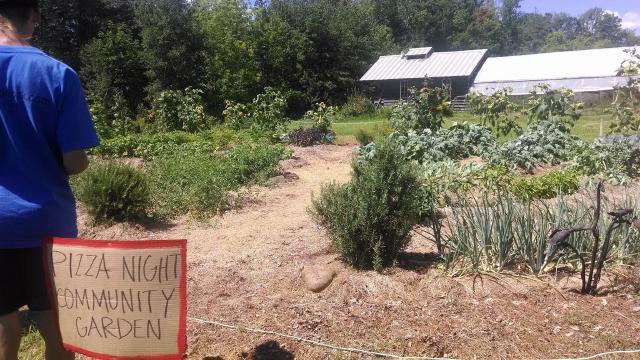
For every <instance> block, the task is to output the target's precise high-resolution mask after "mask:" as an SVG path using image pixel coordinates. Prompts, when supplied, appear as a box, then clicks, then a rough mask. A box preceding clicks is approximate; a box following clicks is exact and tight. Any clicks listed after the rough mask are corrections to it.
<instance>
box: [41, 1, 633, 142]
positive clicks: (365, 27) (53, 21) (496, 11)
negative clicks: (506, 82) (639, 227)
mask: <svg viewBox="0 0 640 360" xmlns="http://www.w3.org/2000/svg"><path fill="white" fill-rule="evenodd" d="M520 3H521V1H520V0H509V1H504V2H502V3H501V4H499V5H496V4H495V2H494V1H489V0H479V1H469V0H454V1H444V0H406V1H397V0H356V1H347V2H340V1H338V2H336V1H329V0H312V1H297V0H275V1H268V2H267V1H257V2H244V1H241V0H195V1H185V0H136V1H132V0H82V1H81V0H70V1H64V2H60V1H55V0H41V4H42V12H43V14H44V17H43V22H42V24H41V25H40V26H39V28H38V32H37V34H36V36H35V38H34V43H35V44H36V46H39V47H42V48H43V49H44V50H45V51H47V52H50V53H51V54H52V55H53V56H55V57H58V58H61V59H62V60H63V61H65V62H68V63H70V64H71V65H72V66H74V67H75V68H76V69H77V70H79V72H80V73H81V74H82V75H83V81H84V83H85V87H86V89H87V91H88V93H89V95H90V98H91V102H92V105H94V106H95V107H98V106H99V107H100V108H101V109H102V112H101V114H106V118H107V120H106V121H107V123H112V122H127V121H130V122H138V121H139V118H140V115H141V114H142V115H143V116H144V114H145V111H144V110H145V109H144V108H147V109H148V108H149V107H150V105H151V104H150V102H151V100H152V99H154V98H156V97H157V96H158V94H159V93H161V92H163V91H167V90H171V91H183V90H184V89H186V88H189V87H191V88H193V89H198V90H199V91H202V98H203V100H204V105H205V106H204V110H205V112H206V113H207V114H209V115H214V116H219V115H221V113H222V111H223V110H224V108H225V101H231V102H234V103H240V104H246V103H249V102H251V100H252V99H254V98H255V96H257V95H258V94H261V93H264V92H265V89H266V88H273V89H276V90H278V91H280V92H281V94H282V95H283V96H284V98H285V100H286V102H287V109H286V113H287V115H295V116H299V115H302V114H303V113H304V112H305V111H306V110H308V109H309V108H310V106H311V105H312V104H315V103H319V102H326V103H328V104H331V105H340V104H343V103H345V102H347V106H346V107H345V108H344V112H345V113H348V114H356V113H360V114H361V113H365V112H368V111H371V104H370V103H368V102H366V101H362V100H363V97H362V96H359V95H358V94H367V90H368V89H367V88H366V87H363V85H362V84H360V83H359V82H358V81H357V80H358V79H359V77H360V76H361V75H362V74H363V73H364V72H365V71H366V69H367V68H368V66H370V65H371V64H372V63H373V62H374V61H375V60H376V59H377V57H378V56H379V55H383V54H389V53H397V52H399V51H401V50H402V49H406V48H408V47H414V46H433V47H434V48H435V50H437V51H447V50H459V49H471V48H488V49H490V52H491V54H492V55H511V54H519V53H531V52H539V51H551V50H570V49H584V48H593V47H606V46H623V45H631V44H636V43H638V37H637V36H635V35H634V34H633V33H632V32H630V31H628V30H623V29H622V25H621V19H620V18H619V17H618V16H616V15H614V14H613V13H611V12H608V11H604V10H602V9H598V8H594V9H591V10H589V11H587V12H586V13H585V14H583V15H581V16H579V17H573V16H569V15H567V14H562V13H560V14H537V13H536V14H530V13H523V12H522V11H520ZM347 100H349V101H347ZM116 104H117V106H116ZM121 107H125V108H126V109H120V108H121ZM116 112H117V114H116ZM116 117H117V119H114V118H116ZM122 127H123V126H121V128H122ZM124 127H125V128H126V126H124ZM118 134H120V135H123V132H122V131H118ZM108 135H109V134H107V133H105V136H108Z"/></svg>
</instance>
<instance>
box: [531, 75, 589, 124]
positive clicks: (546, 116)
mask: <svg viewBox="0 0 640 360" xmlns="http://www.w3.org/2000/svg"><path fill="white" fill-rule="evenodd" d="M529 93H530V94H531V96H530V97H529V104H528V108H527V109H526V113H527V115H528V116H529V123H536V122H539V121H555V122H558V123H559V124H560V125H562V126H563V127H564V128H563V131H566V132H568V131H570V129H571V127H573V125H574V124H575V122H576V121H577V120H578V119H579V118H580V116H581V114H580V110H581V109H582V108H583V104H582V103H580V102H576V101H575V100H574V99H575V93H574V92H573V91H572V90H570V89H567V88H560V89H551V86H550V85H548V84H538V85H536V86H535V87H534V88H533V89H532V90H531V91H530V92H529Z"/></svg>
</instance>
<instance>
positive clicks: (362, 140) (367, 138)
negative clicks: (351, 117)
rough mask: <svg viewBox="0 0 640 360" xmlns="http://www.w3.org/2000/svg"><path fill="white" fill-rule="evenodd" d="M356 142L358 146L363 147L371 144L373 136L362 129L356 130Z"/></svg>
mask: <svg viewBox="0 0 640 360" xmlns="http://www.w3.org/2000/svg"><path fill="white" fill-rule="evenodd" d="M356 140H358V144H360V146H365V145H369V144H371V143H372V142H373V140H374V139H373V135H371V134H369V133H368V132H366V131H364V130H363V129H358V132H357V133H356Z"/></svg>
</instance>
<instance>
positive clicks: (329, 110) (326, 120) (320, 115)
mask: <svg viewBox="0 0 640 360" xmlns="http://www.w3.org/2000/svg"><path fill="white" fill-rule="evenodd" d="M336 114H337V110H336V108H335V107H333V106H327V104H325V103H323V102H321V103H319V104H315V105H314V106H313V109H312V110H309V111H307V112H306V113H305V114H304V118H303V120H304V121H308V122H311V123H312V124H313V127H314V128H317V129H320V130H322V131H327V130H328V129H329V128H330V127H331V122H332V121H331V120H332V119H331V118H332V117H334V116H336Z"/></svg>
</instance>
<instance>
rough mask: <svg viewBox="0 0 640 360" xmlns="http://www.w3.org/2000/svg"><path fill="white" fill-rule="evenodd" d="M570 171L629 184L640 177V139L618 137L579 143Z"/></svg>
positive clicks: (639, 137)
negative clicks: (575, 170)
mask: <svg viewBox="0 0 640 360" xmlns="http://www.w3.org/2000/svg"><path fill="white" fill-rule="evenodd" d="M570 167H571V168H574V169H577V170H578V171H580V172H582V173H584V174H585V175H589V176H595V175H600V176H605V177H607V178H608V179H609V180H610V181H612V182H615V183H625V182H628V181H629V179H633V178H636V177H638V176H639V175H640V136H638V135H635V136H621V135H614V136H607V137H602V138H600V139H598V140H596V141H594V142H592V143H585V142H582V143H579V144H578V147H577V149H576V151H575V155H574V157H573V160H572V163H571V165H570Z"/></svg>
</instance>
